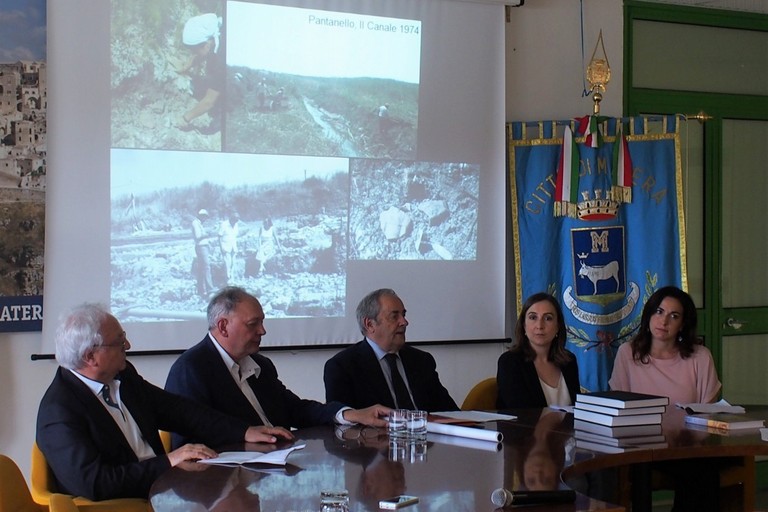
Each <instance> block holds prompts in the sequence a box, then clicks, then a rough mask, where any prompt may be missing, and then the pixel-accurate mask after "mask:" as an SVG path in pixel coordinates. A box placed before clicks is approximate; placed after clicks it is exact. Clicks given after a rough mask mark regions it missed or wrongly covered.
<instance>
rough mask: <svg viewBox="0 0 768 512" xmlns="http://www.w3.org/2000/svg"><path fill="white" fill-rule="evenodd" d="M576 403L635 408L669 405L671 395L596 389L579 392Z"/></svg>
mask: <svg viewBox="0 0 768 512" xmlns="http://www.w3.org/2000/svg"><path fill="white" fill-rule="evenodd" d="M576 403H577V404H578V403H584V404H594V405H602V406H604V407H614V408H616V409H633V408H637V407H658V406H667V405H669V397H666V396H657V395H646V394H643V393H632V392H631V391H596V392H594V393H579V394H577V395H576Z"/></svg>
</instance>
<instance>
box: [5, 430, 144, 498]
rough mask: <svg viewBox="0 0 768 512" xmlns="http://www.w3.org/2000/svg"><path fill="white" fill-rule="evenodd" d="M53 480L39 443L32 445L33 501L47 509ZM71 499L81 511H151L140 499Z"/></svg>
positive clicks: (31, 477) (31, 483)
mask: <svg viewBox="0 0 768 512" xmlns="http://www.w3.org/2000/svg"><path fill="white" fill-rule="evenodd" d="M51 478H52V476H51V469H50V468H49V467H48V462H47V461H46V460H45V455H43V452H42V451H40V448H38V446H37V442H34V443H32V468H31V475H30V479H29V480H30V486H31V491H32V499H33V500H34V501H35V503H38V504H40V505H44V506H45V507H48V506H50V502H51V496H52V495H53V494H54V491H52V490H51ZM71 499H72V501H73V502H74V503H75V505H77V507H78V508H79V509H81V510H89V511H91V510H92V511H96V510H104V511H106V510H110V511H112V512H147V511H148V510H151V509H150V507H149V503H148V502H147V500H144V499H140V498H119V499H114V500H103V501H92V500H89V499H88V498H83V497H81V496H77V497H75V498H71ZM42 510H45V508H43V509H42ZM0 512H3V511H0Z"/></svg>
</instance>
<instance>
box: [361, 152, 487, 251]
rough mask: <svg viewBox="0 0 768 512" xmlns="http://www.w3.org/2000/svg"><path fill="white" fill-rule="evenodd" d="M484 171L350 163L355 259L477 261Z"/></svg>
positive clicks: (455, 165)
mask: <svg viewBox="0 0 768 512" xmlns="http://www.w3.org/2000/svg"><path fill="white" fill-rule="evenodd" d="M479 183H480V167H479V166H478V165H471V164H466V163H431V162H403V161H397V160H356V159H355V160H351V162H350V210H349V233H350V235H349V237H350V259H353V260H474V259H476V258H477V211H478V197H479V190H480V189H479Z"/></svg>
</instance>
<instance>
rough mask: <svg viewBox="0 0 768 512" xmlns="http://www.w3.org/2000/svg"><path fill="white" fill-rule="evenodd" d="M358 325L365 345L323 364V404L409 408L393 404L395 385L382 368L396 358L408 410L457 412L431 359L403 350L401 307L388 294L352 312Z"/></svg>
mask: <svg viewBox="0 0 768 512" xmlns="http://www.w3.org/2000/svg"><path fill="white" fill-rule="evenodd" d="M357 322H358V324H359V326H360V331H361V332H362V333H363V335H364V336H365V339H364V340H363V341H360V342H358V343H356V344H354V345H352V346H350V347H347V348H345V349H344V350H342V351H341V352H339V353H338V354H336V355H335V356H333V357H332V358H331V359H329V360H328V361H327V362H326V363H325V372H324V375H323V379H324V380H325V398H326V400H337V401H339V402H343V403H345V404H348V405H350V406H351V407H367V406H369V405H371V404H375V403H380V404H383V405H386V406H388V407H393V408H394V407H399V408H411V404H408V405H404V404H398V403H397V400H396V398H395V396H396V391H395V384H394V382H393V378H392V374H391V371H390V367H389V365H388V364H387V362H385V356H386V355H387V354H395V355H396V356H397V361H396V365H397V368H398V370H399V373H400V375H401V377H403V380H404V381H405V385H406V387H407V391H408V394H409V398H410V402H412V407H415V408H417V409H421V410H425V411H430V412H434V411H454V410H458V406H457V405H456V402H454V401H453V398H451V396H450V395H449V394H448V391H447V390H446V389H445V387H443V385H442V384H441V383H440V378H439V377H438V375H437V371H436V364H435V359H434V358H433V357H432V355H431V354H429V353H428V352H424V351H423V350H419V349H417V348H414V347H411V346H408V345H406V343H405V330H406V327H407V326H408V320H406V319H405V306H404V305H403V302H402V301H401V300H400V298H399V297H398V296H397V294H396V293H395V292H394V291H393V290H391V289H388V288H382V289H380V290H375V291H373V292H371V293H369V294H368V295H367V296H366V297H365V298H363V300H362V301H360V304H358V306H357ZM395 377H396V376H395Z"/></svg>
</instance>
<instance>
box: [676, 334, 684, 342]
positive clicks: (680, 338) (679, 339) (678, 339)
mask: <svg viewBox="0 0 768 512" xmlns="http://www.w3.org/2000/svg"><path fill="white" fill-rule="evenodd" d="M677 341H678V342H679V343H682V342H683V334H682V333H677Z"/></svg>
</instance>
